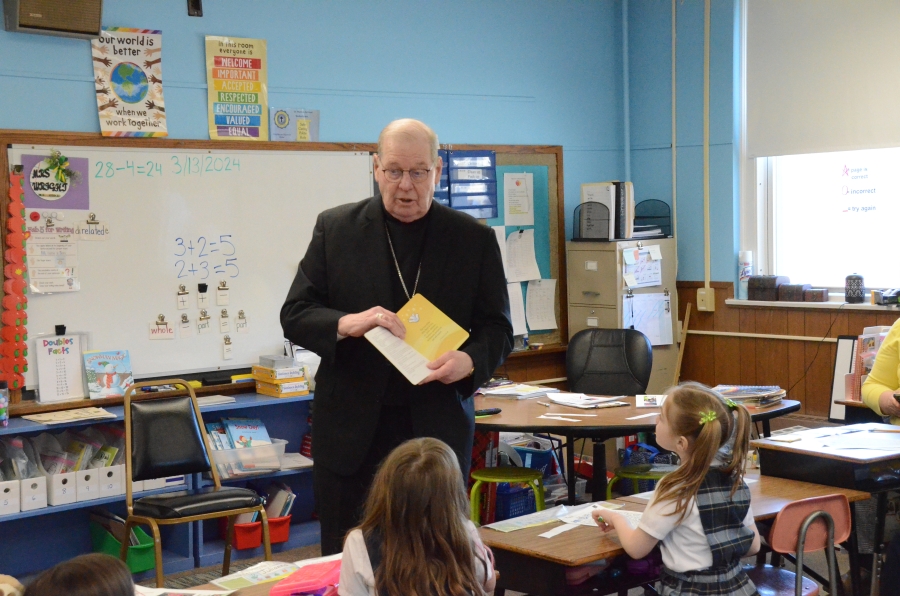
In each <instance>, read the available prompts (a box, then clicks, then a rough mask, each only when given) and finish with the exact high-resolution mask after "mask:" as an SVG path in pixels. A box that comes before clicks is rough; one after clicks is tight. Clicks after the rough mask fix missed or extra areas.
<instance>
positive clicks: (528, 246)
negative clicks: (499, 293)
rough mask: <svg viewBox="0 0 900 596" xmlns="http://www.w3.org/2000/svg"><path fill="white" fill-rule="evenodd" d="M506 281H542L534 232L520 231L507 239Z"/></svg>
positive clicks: (531, 230) (530, 230)
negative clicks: (535, 253)
mask: <svg viewBox="0 0 900 596" xmlns="http://www.w3.org/2000/svg"><path fill="white" fill-rule="evenodd" d="M506 265H507V271H506V281H508V282H514V281H530V280H532V279H540V278H541V271H540V269H538V264H537V258H535V256H534V230H533V229H529V230H519V231H518V232H513V233H512V234H510V235H509V236H507V238H506Z"/></svg>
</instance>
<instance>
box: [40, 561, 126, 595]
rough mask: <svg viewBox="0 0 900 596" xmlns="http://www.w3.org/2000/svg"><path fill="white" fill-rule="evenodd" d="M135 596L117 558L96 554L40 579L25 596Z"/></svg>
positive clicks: (54, 568) (43, 575)
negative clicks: (56, 595)
mask: <svg viewBox="0 0 900 596" xmlns="http://www.w3.org/2000/svg"><path fill="white" fill-rule="evenodd" d="M51 594H65V595H66V596H134V583H133V582H132V581H131V572H130V571H128V567H126V566H125V563H123V562H122V561H120V560H119V559H117V558H115V557H111V556H109V555H102V554H99V553H93V554H90V555H81V556H79V557H75V558H74V559H71V560H69V561H66V562H64V563H60V564H59V565H56V566H55V567H51V568H50V569H48V570H47V571H45V572H43V573H42V574H40V575H39V576H38V578H37V579H36V580H34V582H32V583H31V584H29V585H28V586H27V587H26V588H25V594H24V596H50V595H51Z"/></svg>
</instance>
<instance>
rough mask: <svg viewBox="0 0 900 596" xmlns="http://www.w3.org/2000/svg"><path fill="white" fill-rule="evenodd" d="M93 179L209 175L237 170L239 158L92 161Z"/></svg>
mask: <svg viewBox="0 0 900 596" xmlns="http://www.w3.org/2000/svg"><path fill="white" fill-rule="evenodd" d="M92 171H93V175H92V177H93V178H99V179H101V180H102V179H107V178H117V177H118V178H121V177H122V176H128V177H131V178H136V177H146V178H162V177H163V176H165V175H171V176H182V177H184V176H199V177H201V178H202V177H203V176H212V175H216V174H228V173H231V172H240V171H241V160H240V159H238V158H236V157H231V156H228V155H173V156H171V157H170V158H169V162H168V163H166V162H165V161H156V160H149V159H148V160H137V161H135V160H124V161H96V162H94V167H93V168H92Z"/></svg>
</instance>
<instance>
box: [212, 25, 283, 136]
mask: <svg viewBox="0 0 900 596" xmlns="http://www.w3.org/2000/svg"><path fill="white" fill-rule="evenodd" d="M266 80H267V78H266V41H265V40H264V39H245V38H240V37H218V36H212V35H208V36H206V83H207V89H208V91H207V94H208V97H209V138H210V139H245V140H249V141H268V140H269V120H268V118H267V105H268V98H267V93H266Z"/></svg>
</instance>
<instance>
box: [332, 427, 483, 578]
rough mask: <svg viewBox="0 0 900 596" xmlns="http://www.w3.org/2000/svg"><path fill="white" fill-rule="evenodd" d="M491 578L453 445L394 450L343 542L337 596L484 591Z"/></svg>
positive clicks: (416, 442) (414, 443) (418, 442)
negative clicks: (359, 518)
mask: <svg viewBox="0 0 900 596" xmlns="http://www.w3.org/2000/svg"><path fill="white" fill-rule="evenodd" d="M495 582H496V580H495V578H494V567H493V556H492V555H491V552H490V550H489V549H488V548H487V547H486V546H485V545H484V544H483V543H482V542H481V538H480V537H479V536H478V532H477V530H476V529H475V525H474V524H473V523H472V522H471V521H469V519H468V500H467V497H466V492H465V488H464V485H463V479H462V473H461V472H460V470H459V463H458V462H457V459H456V455H455V454H454V453H453V450H452V449H450V447H449V446H448V445H447V444H446V443H444V442H442V441H440V440H438V439H432V438H422V439H413V440H411V441H407V442H405V443H403V444H402V445H400V446H399V447H397V448H396V449H394V450H393V451H392V452H391V453H390V455H388V456H387V458H385V460H384V463H382V464H381V467H380V468H379V470H378V473H377V474H376V475H375V480H374V481H373V482H372V488H371V489H370V491H369V496H368V498H367V499H366V506H365V514H364V517H363V521H362V524H360V526H359V527H358V528H355V529H353V530H351V531H350V533H349V534H348V535H347V539H346V540H345V541H344V554H343V558H342V560H341V581H340V585H339V587H338V593H339V594H341V595H342V596H369V595H371V596H374V595H375V594H419V595H422V596H424V595H426V594H428V595H431V594H435V595H447V596H449V595H453V596H462V595H474V596H481V595H482V594H485V593H487V592H490V591H492V590H493V589H494V584H495Z"/></svg>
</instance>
